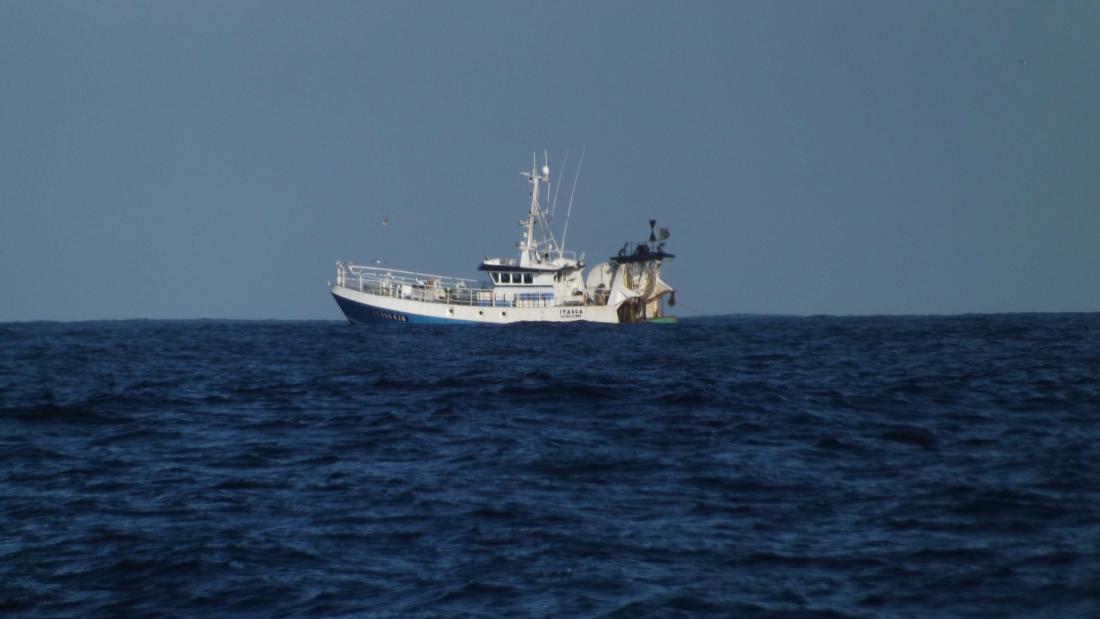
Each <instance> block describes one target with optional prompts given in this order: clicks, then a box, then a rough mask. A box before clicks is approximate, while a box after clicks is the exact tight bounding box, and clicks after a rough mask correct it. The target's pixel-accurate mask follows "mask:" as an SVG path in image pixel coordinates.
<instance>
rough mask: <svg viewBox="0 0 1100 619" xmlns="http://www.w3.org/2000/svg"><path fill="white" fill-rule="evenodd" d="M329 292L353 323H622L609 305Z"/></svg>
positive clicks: (338, 288)
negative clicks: (454, 301) (453, 301)
mask: <svg viewBox="0 0 1100 619" xmlns="http://www.w3.org/2000/svg"><path fill="white" fill-rule="evenodd" d="M329 290H330V292H332V296H333V297H335V298H336V302H337V303H338V304H339V305H340V307H341V309H343V310H344V315H345V316H347V318H348V320H349V321H351V322H372V321H387V320H388V321H397V322H424V323H450V322H470V323H485V324H510V323H514V322H603V323H618V322H619V316H618V314H617V312H616V308H615V307H613V306H610V305H564V306H552V305H551V306H543V307H510V306H506V305H503V304H501V305H496V306H476V305H459V304H449V303H440V302H434V301H420V300H416V299H405V298H400V297H393V296H383V295H377V294H371V293H369V292H360V291H358V290H353V289H351V288H345V287H343V286H339V285H334V286H332V287H330V288H329Z"/></svg>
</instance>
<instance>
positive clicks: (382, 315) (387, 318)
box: [332, 294, 483, 325]
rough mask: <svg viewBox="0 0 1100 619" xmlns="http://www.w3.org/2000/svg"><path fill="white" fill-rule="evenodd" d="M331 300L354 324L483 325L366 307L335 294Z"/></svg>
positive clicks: (363, 304) (472, 321) (471, 321)
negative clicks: (333, 300)
mask: <svg viewBox="0 0 1100 619" xmlns="http://www.w3.org/2000/svg"><path fill="white" fill-rule="evenodd" d="M332 298H334V299H336V304H337V305H339V306H340V311H342V312H344V316H345V317H347V319H348V321H350V322H355V323H370V322H408V323H411V324H422V325H454V324H465V325H476V324H483V323H479V322H477V321H474V320H457V319H453V318H436V317H434V316H420V315H417V314H409V313H406V312H395V311H393V310H391V309H384V308H381V307H375V306H373V305H367V304H366V303H359V302H358V301H352V300H351V299H345V298H344V297H341V296H340V295H337V294H333V295H332Z"/></svg>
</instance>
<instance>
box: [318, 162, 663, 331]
mask: <svg viewBox="0 0 1100 619" xmlns="http://www.w3.org/2000/svg"><path fill="white" fill-rule="evenodd" d="M578 173H579V168H578ZM521 174H523V175H524V176H526V177H527V180H528V182H529V183H530V184H531V203H530V205H529V207H528V211H527V215H526V217H524V218H523V219H522V220H520V222H519V223H520V227H521V228H522V229H523V231H524V233H523V238H522V239H521V240H520V242H519V243H517V247H518V249H519V255H518V256H517V257H514V258H512V257H508V258H485V259H484V260H482V262H481V264H480V265H479V266H478V271H480V272H481V273H482V274H483V277H487V278H488V279H482V280H476V279H466V278H460V277H451V276H446V275H434V274H430V273H417V272H413V271H404V270H398V269H392V268H388V267H385V266H377V265H359V264H353V263H351V262H350V261H349V262H345V261H343V260H340V261H338V262H337V263H336V282H335V283H332V282H330V284H329V290H330V291H331V292H332V296H333V298H334V299H336V303H337V305H339V306H340V310H341V311H343V313H344V316H346V317H347V319H348V321H349V322H351V323H368V322H377V321H396V322H408V323H447V324H451V323H474V324H476V323H489V324H510V323H517V322H581V321H587V322H601V323H643V322H674V321H675V318H674V317H672V316H668V315H666V314H665V304H666V302H667V305H668V306H670V307H671V306H674V305H675V304H676V293H675V290H674V289H673V288H672V287H671V286H669V285H668V284H667V283H665V282H664V280H662V279H661V265H662V263H663V262H664V261H665V260H668V259H670V258H673V257H674V256H673V255H672V254H670V253H668V252H666V251H665V240H666V239H667V238H668V236H669V232H668V229H667V228H657V227H656V224H657V222H656V220H653V219H650V220H649V240H648V241H641V242H637V243H631V242H627V243H626V244H625V245H623V247H622V248H621V249H620V250H619V251H618V253H617V254H616V255H614V256H611V257H610V258H609V259H608V260H606V261H604V262H600V263H599V264H597V265H595V266H594V267H592V268H591V269H590V270H589V271H588V273H587V275H586V274H585V264H584V254H583V253H582V254H581V255H580V256H579V257H578V256H577V255H576V254H575V253H574V252H571V251H566V249H565V236H566V233H567V232H568V228H569V215H570V214H571V212H572V198H570V208H569V212H568V213H567V214H566V218H565V224H564V226H563V228H562V231H561V241H560V242H559V241H558V239H557V236H556V235H555V234H554V232H553V230H552V226H551V225H550V224H551V223H552V222H551V214H552V211H553V208H552V206H551V205H549V204H543V203H542V202H540V189H542V188H543V186H546V189H547V194H548V193H549V182H550V167H549V165H548V163H547V161H546V160H545V159H544V161H543V165H542V167H541V168H539V167H537V160H536V159H534V158H533V160H532V164H531V170H530V171H526V172H521ZM575 187H576V183H575V181H574V189H575ZM545 202H547V203H549V202H550V201H549V200H545ZM387 223H388V221H387Z"/></svg>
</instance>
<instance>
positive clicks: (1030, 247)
mask: <svg viewBox="0 0 1100 619" xmlns="http://www.w3.org/2000/svg"><path fill="white" fill-rule="evenodd" d="M543 148H548V149H549V150H550V157H551V167H552V168H554V173H555V174H557V173H558V172H560V171H561V166H560V164H561V161H562V158H563V156H564V155H565V153H566V151H569V152H570V159H571V161H572V162H575V161H576V158H577V154H578V152H579V151H580V149H581V148H587V154H586V156H585V162H584V169H583V170H582V172H581V176H580V181H579V184H578V189H577V194H576V202H575V206H574V215H573V221H572V223H571V225H570V232H569V246H570V247H569V248H570V249H575V250H577V251H578V252H579V251H585V252H586V253H587V262H588V263H589V264H590V265H591V264H595V263H596V262H598V261H599V260H601V259H603V258H605V257H606V256H610V255H612V254H613V253H615V252H616V251H617V250H618V248H619V247H621V246H622V244H623V242H624V241H627V240H639V239H644V238H646V235H647V233H648V225H647V223H646V220H647V219H648V218H650V217H655V218H657V219H658V221H659V222H660V224H659V225H662V226H667V227H668V228H670V229H671V231H672V237H671V238H670V239H669V244H668V249H669V250H670V251H672V252H674V253H676V254H677V258H676V259H675V260H673V261H672V262H671V263H669V264H668V265H667V267H666V269H665V273H666V279H668V281H669V282H670V283H671V284H672V285H674V286H676V287H677V288H678V290H679V292H678V295H677V297H678V300H679V301H680V304H679V305H678V306H677V309H678V310H679V313H681V314H722V313H735V312H736V313H741V312H751V313H788V314H790V313H793V314H817V313H831V314H852V313H857V314H864V313H957V312H1000V311H1100V2H1096V1H1095V0H1086V1H1083V2H1068V1H1055V2H1034V1H1029V2H1021V3H1017V2H1006V1H1002V0H998V1H995V2H978V1H967V2H947V1H943V2H936V1H928V2H880V1H868V2H839V1H818V0H814V1H811V2H792V1H781V2H772V1H761V2H735V1H723V2H714V3H707V2H664V3H651V2H639V1H637V0H631V1H628V2H589V1H585V2H575V3H573V2H564V3H563V2H439V3H428V2H409V3H402V2H365V1H354V2H334V1H326V2H294V3H283V2H256V3H253V2H244V1H238V0H235V1H233V2H34V1H30V0H28V1H14V0H8V1H5V2H0V320H28V319H50V320H76V319H100V318H135V317H149V318H198V317H208V318H324V319H339V318H340V317H341V315H340V313H339V311H338V309H337V307H336V304H335V303H334V302H333V301H332V299H331V298H330V296H329V294H328V292H327V290H326V282H327V281H328V280H331V279H334V273H335V262H336V260H337V259H340V258H344V259H351V260H354V261H359V262H367V261H368V260H370V259H374V258H379V259H382V260H384V261H385V262H386V263H387V264H390V265H393V266H395V267H401V266H407V267H409V268H414V269H418V270H428V271H432V272H437V273H445V274H453V275H460V276H467V277H469V276H474V275H476V271H475V268H476V266H477V264H478V261H479V260H480V259H481V258H482V257H484V256H486V255H493V256H496V255H513V253H514V251H515V249H514V246H515V245H514V244H515V241H516V240H517V239H518V238H519V233H520V230H519V228H518V226H517V224H516V222H517V221H518V220H519V219H520V218H521V217H522V216H523V213H524V210H525V209H526V204H527V185H526V184H525V180H524V179H523V178H522V177H521V176H520V175H519V174H517V172H518V171H519V170H521V169H523V168H524V167H526V166H528V165H529V163H530V157H531V152H532V151H534V150H539V151H540V152H541V150H542V149H543ZM570 167H572V166H570ZM565 178H566V180H565V182H563V186H568V185H570V184H571V182H572V170H570V171H569V172H568V173H567V175H566V176H565ZM383 217H388V218H389V220H390V222H391V225H390V226H388V227H385V226H382V225H381V221H382V218H383Z"/></svg>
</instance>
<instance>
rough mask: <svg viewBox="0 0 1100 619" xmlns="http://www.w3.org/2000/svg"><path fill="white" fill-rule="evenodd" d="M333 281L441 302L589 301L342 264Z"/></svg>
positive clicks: (367, 290) (376, 292) (529, 304)
mask: <svg viewBox="0 0 1100 619" xmlns="http://www.w3.org/2000/svg"><path fill="white" fill-rule="evenodd" d="M336 284H337V285H338V286H342V287H344V288H348V289H350V290H358V291H359V292H364V293H367V294H373V295H378V296H383V297H392V298H397V299H409V300H412V301H421V302H425V303H439V304H443V305H471V306H479V307H561V306H577V305H589V304H591V303H587V302H586V301H585V300H584V299H583V297H581V298H578V300H577V301H569V302H562V301H560V300H558V299H555V298H554V293H553V292H551V291H549V290H546V289H545V288H543V289H540V290H538V291H532V292H518V291H501V290H497V289H495V288H492V287H485V286H484V285H483V283H482V282H478V281H477V280H473V279H465V278H461V277H448V276H446V275H433V274H430V273H417V272H415V271H401V270H397V269H388V268H384V267H370V266H360V265H353V264H348V265H345V264H343V263H339V264H338V268H337V274H336Z"/></svg>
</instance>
